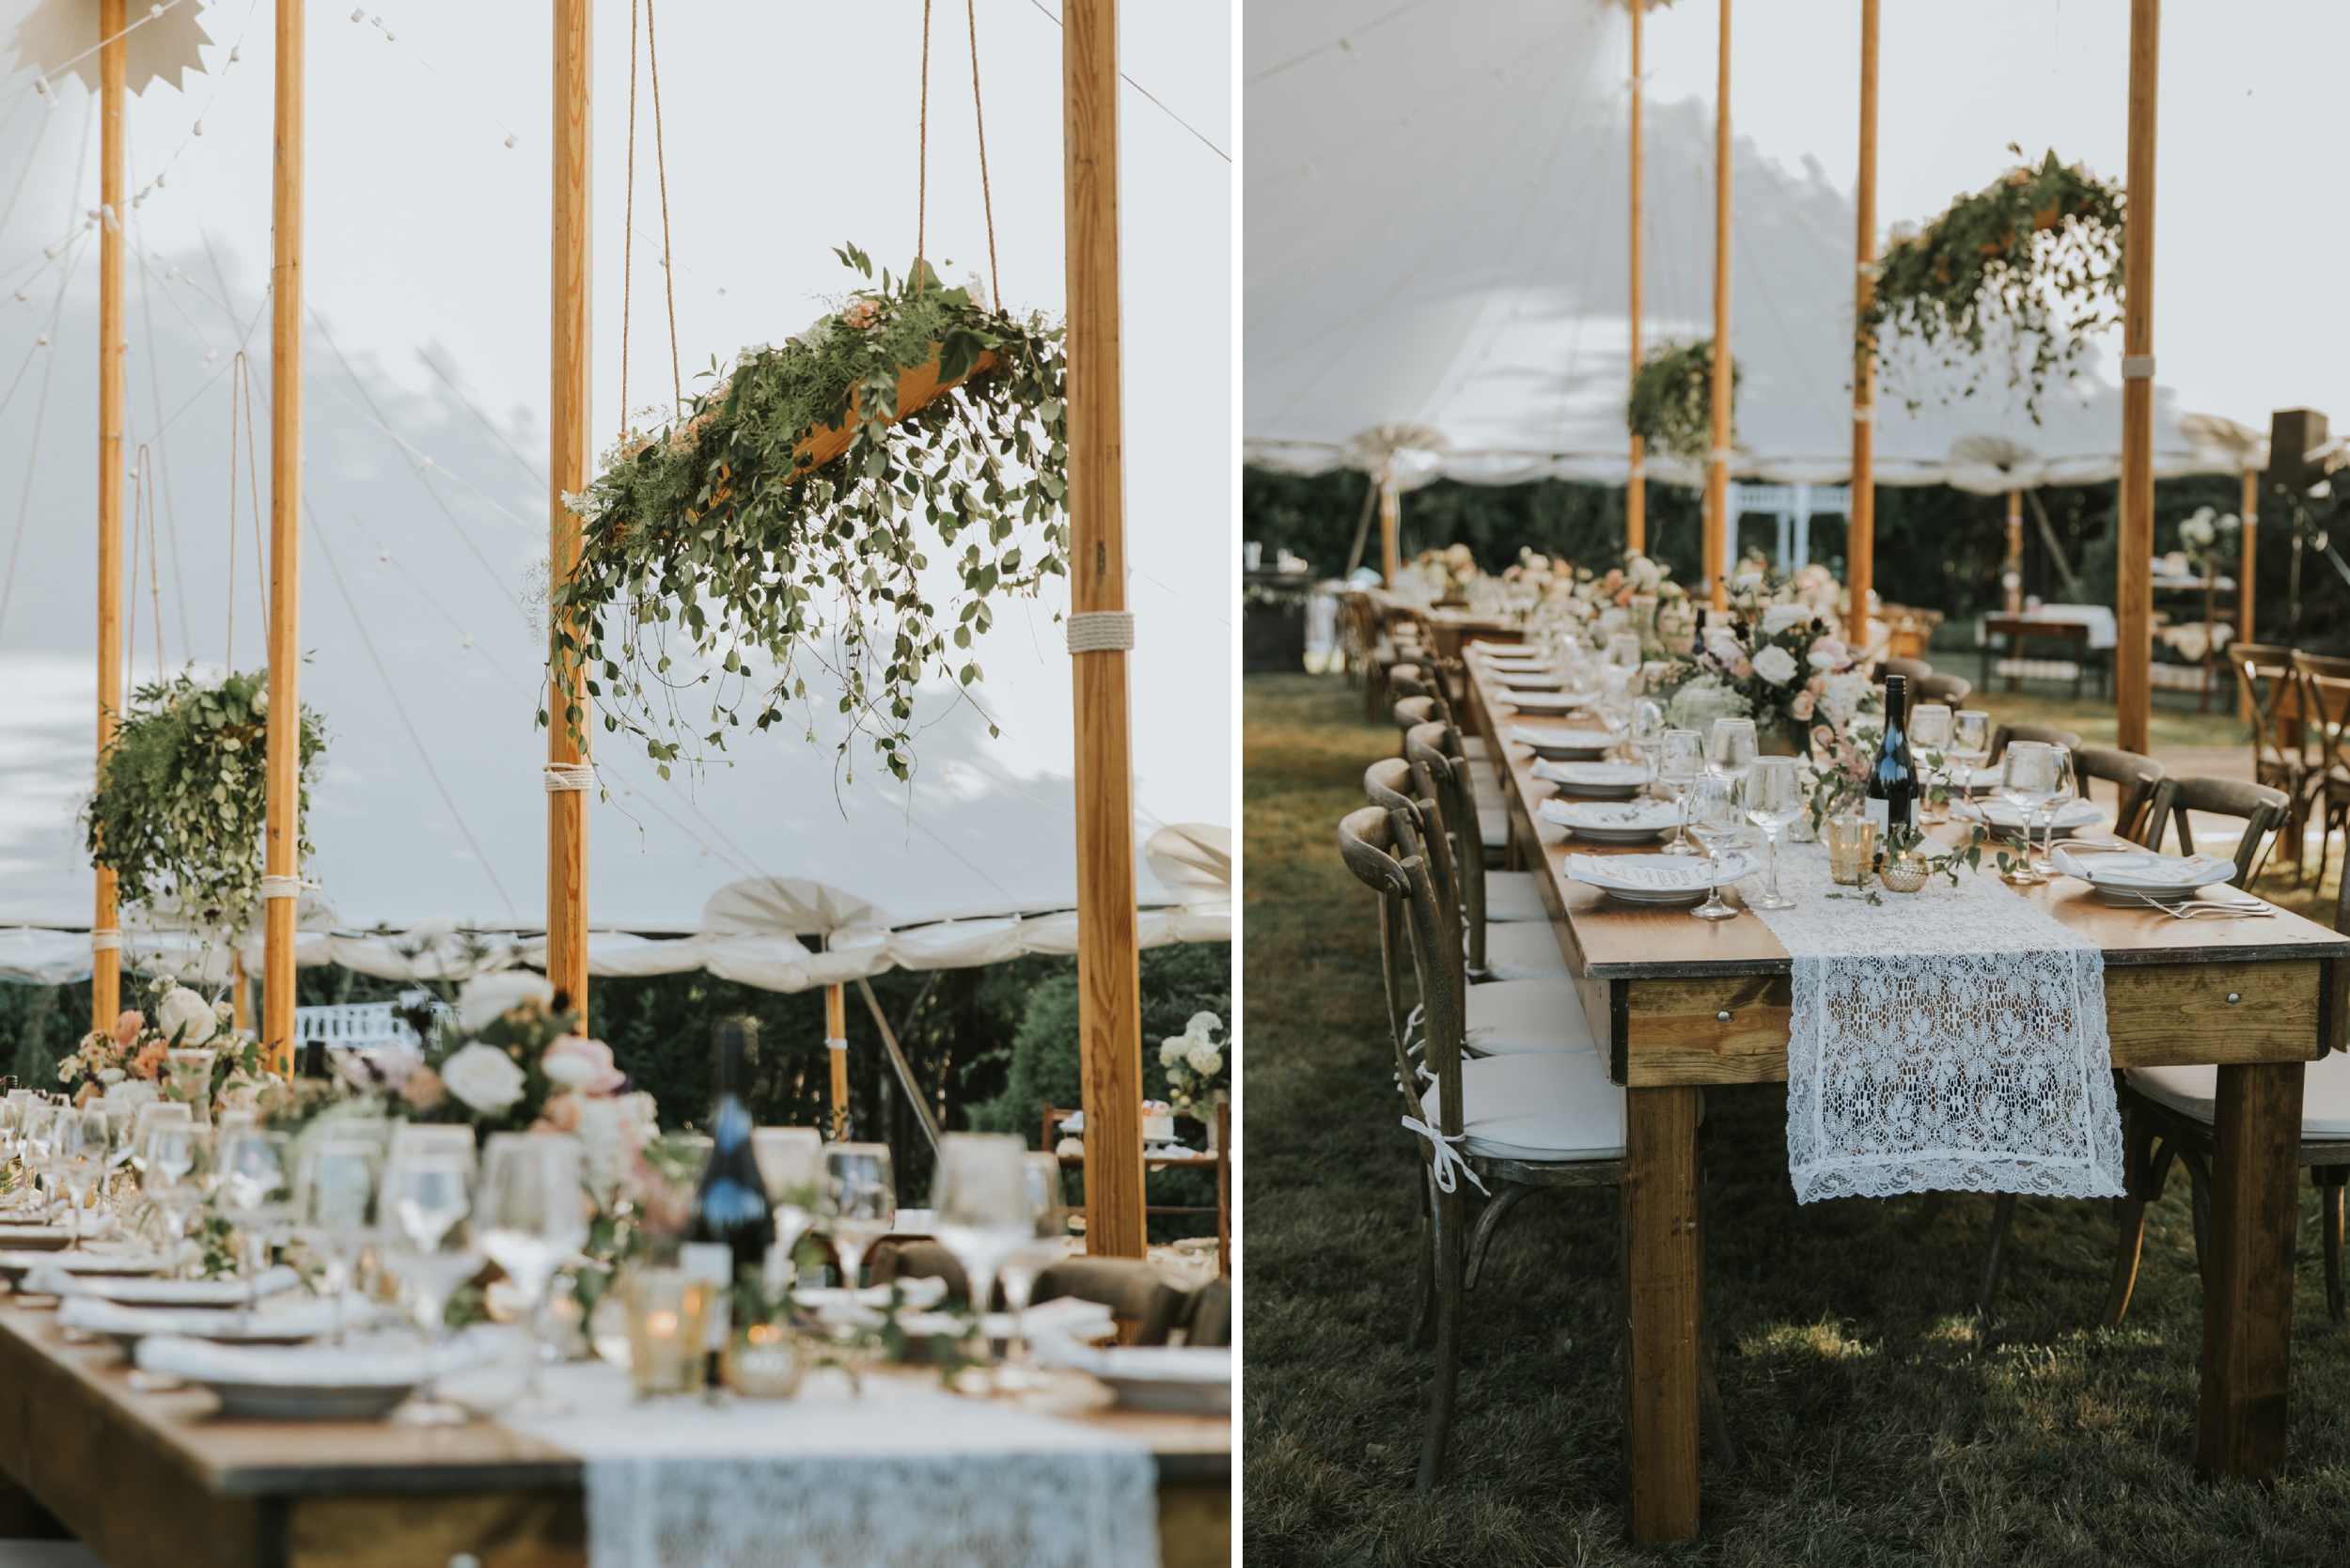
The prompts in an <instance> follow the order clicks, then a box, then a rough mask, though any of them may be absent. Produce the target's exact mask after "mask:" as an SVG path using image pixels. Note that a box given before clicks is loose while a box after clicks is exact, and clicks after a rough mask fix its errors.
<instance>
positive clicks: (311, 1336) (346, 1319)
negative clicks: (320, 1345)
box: [57, 1295, 376, 1348]
mask: <svg viewBox="0 0 2350 1568" xmlns="http://www.w3.org/2000/svg"><path fill="white" fill-rule="evenodd" d="M375 1317H376V1305H375V1303H374V1302H372V1301H369V1300H368V1298H367V1297H365V1296H361V1295H346V1296H342V1297H340V1298H335V1297H328V1296H306V1295H305V1296H303V1297H301V1298H300V1299H298V1300H293V1301H287V1300H283V1299H282V1298H281V1299H280V1300H277V1301H264V1302H263V1303H262V1304H261V1305H260V1306H258V1307H257V1308H254V1309H249V1310H248V1309H245V1308H243V1307H126V1306H124V1305H122V1304H121V1303H120V1302H116V1301H103V1300H101V1299H99V1298H98V1297H96V1296H71V1297H69V1298H68V1299H66V1300H65V1301H62V1302H60V1303H58V1306H57V1323H58V1325H59V1326H61V1327H65V1328H72V1329H79V1330H80V1331H81V1332H83V1333H85V1334H102V1335H104V1336H105V1337H106V1338H108V1339H110V1340H114V1341H118V1343H120V1344H121V1345H123V1346H124V1347H125V1348H128V1347H130V1346H132V1345H134V1344H136V1343H138V1342H139V1341H141V1340H145V1339H149V1338H151V1337H157V1336H162V1337H169V1338H184V1339H191V1340H218V1341H222V1342H224V1343H227V1344H243V1345H291V1344H300V1343H301V1342H302V1341H305V1340H315V1339H317V1338H318V1337H319V1336H320V1335H321V1334H331V1333H333V1332H334V1331H335V1330H336V1329H337V1327H342V1328H356V1327H361V1326H364V1325H367V1324H369V1323H372V1322H373V1321H374V1320H375Z"/></svg>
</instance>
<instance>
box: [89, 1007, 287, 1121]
mask: <svg viewBox="0 0 2350 1568" xmlns="http://www.w3.org/2000/svg"><path fill="white" fill-rule="evenodd" d="M148 991H149V996H150V998H151V999H150V1000H149V1003H148V1006H147V1008H146V1009H140V1008H125V1009H123V1010H122V1011H120V1012H118V1013H117V1014H116V1015H115V1021H114V1025H113V1027H110V1028H104V1029H92V1030H91V1031H90V1032H89V1033H87V1034H86V1035H84V1036H83V1037H82V1039H81V1043H79V1044H77V1045H76V1046H74V1048H73V1049H72V1050H71V1052H69V1053H68V1054H67V1055H65V1056H63V1057H60V1058H58V1059H57V1081H58V1082H59V1083H60V1084H62V1085H63V1086H64V1088H65V1092H66V1093H67V1094H69V1095H70V1096H71V1098H72V1100H73V1103H74V1104H75V1105H87V1104H88V1103H89V1102H90V1101H91V1100H93V1099H96V1098H98V1097H100V1096H104V1097H106V1098H108V1099H116V1100H147V1099H161V1098H165V1097H171V1098H177V1097H178V1096H177V1091H176V1090H174V1089H173V1088H172V1087H171V1085H170V1084H169V1081H168V1075H167V1074H166V1071H165V1069H166V1067H167V1065H168V1063H169V1060H170V1055H171V1053H172V1052H173V1051H176V1050H180V1049H192V1048H196V1047H199V1046H201V1047H210V1048H211V1049H212V1050H213V1051H215V1052H216V1053H217V1054H216V1056H215V1058H214V1063H215V1065H214V1078H213V1083H214V1086H215V1087H217V1086H218V1084H219V1083H220V1082H221V1081H222V1079H223V1078H225V1077H226V1076H227V1074H229V1073H231V1072H236V1071H240V1070H249V1071H258V1068H259V1057H260V1051H259V1048H258V1046H255V1045H254V1044H253V1043H251V1042H250V1041H243V1040H239V1039H236V1038H234V1037H232V1036H231V1035H230V1034H229V1032H228V1021H229V1017H230V1009H229V1005H228V1004H227V1002H226V1001H218V1002H215V1001H210V1000H207V999H206V998H205V996H203V995H202V994H201V993H200V992H197V991H195V990H193V989H191V988H190V987H187V986H184V985H181V984H180V982H179V980H178V979H177V978H175V977H173V976H170V975H158V976H156V977H155V978H154V979H153V980H150V981H149V983H148Z"/></svg>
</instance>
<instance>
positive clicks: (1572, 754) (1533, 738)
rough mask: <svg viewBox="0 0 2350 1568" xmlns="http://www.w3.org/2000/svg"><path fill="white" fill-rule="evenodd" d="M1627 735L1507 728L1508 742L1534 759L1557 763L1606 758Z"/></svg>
mask: <svg viewBox="0 0 2350 1568" xmlns="http://www.w3.org/2000/svg"><path fill="white" fill-rule="evenodd" d="M1626 733H1627V731H1625V730H1622V729H1572V728H1563V727H1551V728H1543V729H1536V728H1534V727H1533V726H1531V725H1524V724H1513V725H1511V726H1510V727H1509V739H1511V740H1512V741H1515V742H1516V743H1517V744H1518V745H1522V746H1524V747H1526V748H1527V749H1528V750H1529V751H1531V752H1532V753H1533V754H1534V755H1535V756H1537V757H1547V758H1549V759H1550V760H1553V761H1560V762H1564V761H1590V760H1597V759H1599V758H1601V757H1605V756H1606V754H1607V752H1608V751H1609V749H1610V748H1612V747H1614V746H1617V745H1622V743H1623V738H1624V735H1625V734H1626Z"/></svg>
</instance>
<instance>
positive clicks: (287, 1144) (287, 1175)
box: [218, 1127, 293, 1306]
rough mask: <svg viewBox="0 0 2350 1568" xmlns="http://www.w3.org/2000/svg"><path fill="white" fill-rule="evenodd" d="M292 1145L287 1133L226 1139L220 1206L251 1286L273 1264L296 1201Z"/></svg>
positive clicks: (251, 1131)
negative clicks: (280, 1230)
mask: <svg viewBox="0 0 2350 1568" xmlns="http://www.w3.org/2000/svg"><path fill="white" fill-rule="evenodd" d="M292 1164H293V1144H292V1139H290V1138H289V1137H287V1136H286V1135H285V1134H284V1133H274V1132H270V1131H267V1130H266V1129H263V1128H260V1127H240V1128H238V1129H237V1130H236V1131H235V1132H234V1133H230V1134H224V1135H223V1140H222V1144H221V1150H220V1185H219V1190H218V1196H219V1201H220V1206H221V1208H222V1209H224V1210H225V1211H227V1214H228V1215H229V1217H230V1220H231V1221H232V1222H233V1223H234V1224H235V1226H236V1228H237V1242H238V1247H239V1254H238V1255H239V1260H240V1262H241V1265H242V1267H243V1272H244V1278H245V1281H246V1283H247V1284H251V1283H252V1282H253V1280H255V1279H256V1278H258V1277H259V1275H260V1272H261V1269H262V1268H263V1266H264V1265H265V1264H267V1263H268V1262H269V1249H270V1245H271V1243H272V1242H273V1241H274V1239H275V1237H274V1231H276V1228H277V1227H278V1225H279V1224H281V1223H282V1222H283V1221H284V1219H285V1217H286V1214H287V1204H288V1200H290V1198H291V1197H292V1196H293V1170H292ZM247 1305H248V1306H250V1305H251V1302H250V1300H248V1301H247Z"/></svg>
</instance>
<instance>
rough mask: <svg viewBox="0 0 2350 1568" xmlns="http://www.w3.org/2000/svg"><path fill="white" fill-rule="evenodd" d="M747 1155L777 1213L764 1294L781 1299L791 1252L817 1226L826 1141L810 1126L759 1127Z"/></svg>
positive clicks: (789, 1274)
mask: <svg viewBox="0 0 2350 1568" xmlns="http://www.w3.org/2000/svg"><path fill="white" fill-rule="evenodd" d="M751 1154H752V1157H753V1158H755V1159H757V1160H758V1161H759V1177H760V1182H761V1183H762V1184H765V1186H766V1188H767V1203H768V1206H769V1207H770V1208H772V1209H774V1210H775V1213H776V1246H775V1250H774V1252H773V1253H771V1254H770V1255H769V1264H768V1271H767V1272H768V1278H767V1289H768V1292H769V1294H780V1292H781V1290H782V1287H783V1286H784V1284H786V1283H787V1282H788V1281H789V1280H790V1279H791V1278H792V1276H793V1274H794V1273H795V1270H794V1268H793V1266H792V1262H791V1251H792V1248H794V1247H797V1246H799V1244H800V1238H801V1237H802V1236H805V1235H807V1231H808V1227H809V1226H811V1225H813V1224H815V1222H816V1192H817V1188H818V1187H820V1186H822V1185H823V1180H824V1136H823V1134H822V1133H820V1132H818V1131H817V1130H816V1129H815V1128H813V1127H758V1128H754V1129H753V1130H752V1132H751Z"/></svg>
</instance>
